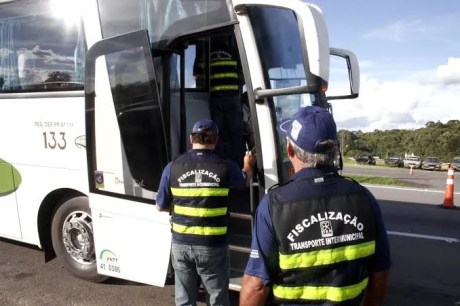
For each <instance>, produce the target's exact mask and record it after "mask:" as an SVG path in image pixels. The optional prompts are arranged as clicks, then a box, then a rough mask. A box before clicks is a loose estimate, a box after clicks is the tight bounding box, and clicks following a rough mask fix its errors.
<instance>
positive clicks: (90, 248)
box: [51, 196, 108, 282]
mask: <svg viewBox="0 0 460 306" xmlns="http://www.w3.org/2000/svg"><path fill="white" fill-rule="evenodd" d="M93 237H94V236H93V226H92V217H91V210H90V208H89V203H88V198H87V197H85V196H78V197H73V198H70V199H67V200H66V201H64V202H63V203H62V205H61V206H59V207H58V208H57V210H56V211H55V213H54V216H53V220H52V223H51V240H52V243H53V248H54V251H55V252H56V255H57V256H58V257H60V258H62V260H63V263H64V266H65V268H66V269H67V270H69V271H70V272H71V273H72V274H73V275H75V276H76V277H78V278H81V279H84V280H88V281H92V282H102V281H104V280H106V279H107V278H108V277H107V276H105V275H100V274H98V273H97V263H96V255H95V249H94V238H93Z"/></svg>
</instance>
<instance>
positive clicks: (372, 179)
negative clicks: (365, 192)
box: [345, 175, 410, 187]
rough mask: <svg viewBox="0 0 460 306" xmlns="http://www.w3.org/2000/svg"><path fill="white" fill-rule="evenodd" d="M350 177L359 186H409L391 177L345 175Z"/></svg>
mask: <svg viewBox="0 0 460 306" xmlns="http://www.w3.org/2000/svg"><path fill="white" fill-rule="evenodd" d="M345 176H346V177H350V178H352V179H354V180H355V181H357V182H358V183H361V184H371V185H392V186H395V185H396V186H401V187H407V186H409V185H410V184H408V183H407V182H402V181H398V180H395V179H393V178H391V177H377V176H365V175H345Z"/></svg>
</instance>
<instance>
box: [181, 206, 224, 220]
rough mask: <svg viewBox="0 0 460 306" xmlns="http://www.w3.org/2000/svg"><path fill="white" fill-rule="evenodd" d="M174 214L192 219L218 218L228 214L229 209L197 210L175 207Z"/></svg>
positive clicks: (194, 208) (195, 208)
mask: <svg viewBox="0 0 460 306" xmlns="http://www.w3.org/2000/svg"><path fill="white" fill-rule="evenodd" d="M174 212H175V213H177V214H179V215H184V216H192V217H217V216H225V215H226V214H227V207H219V208H197V207H187V206H179V205H174Z"/></svg>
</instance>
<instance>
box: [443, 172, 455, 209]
mask: <svg viewBox="0 0 460 306" xmlns="http://www.w3.org/2000/svg"><path fill="white" fill-rule="evenodd" d="M441 207H443V208H454V207H455V206H454V167H453V166H452V164H450V166H449V169H448V170H447V180H446V190H445V192H444V202H443V204H442V205H441Z"/></svg>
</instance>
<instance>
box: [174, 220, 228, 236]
mask: <svg viewBox="0 0 460 306" xmlns="http://www.w3.org/2000/svg"><path fill="white" fill-rule="evenodd" d="M172 230H173V231H174V232H176V233H180V234H189V235H204V236H214V235H225V234H227V227H226V226H222V227H211V226H185V225H180V224H176V223H173V225H172Z"/></svg>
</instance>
